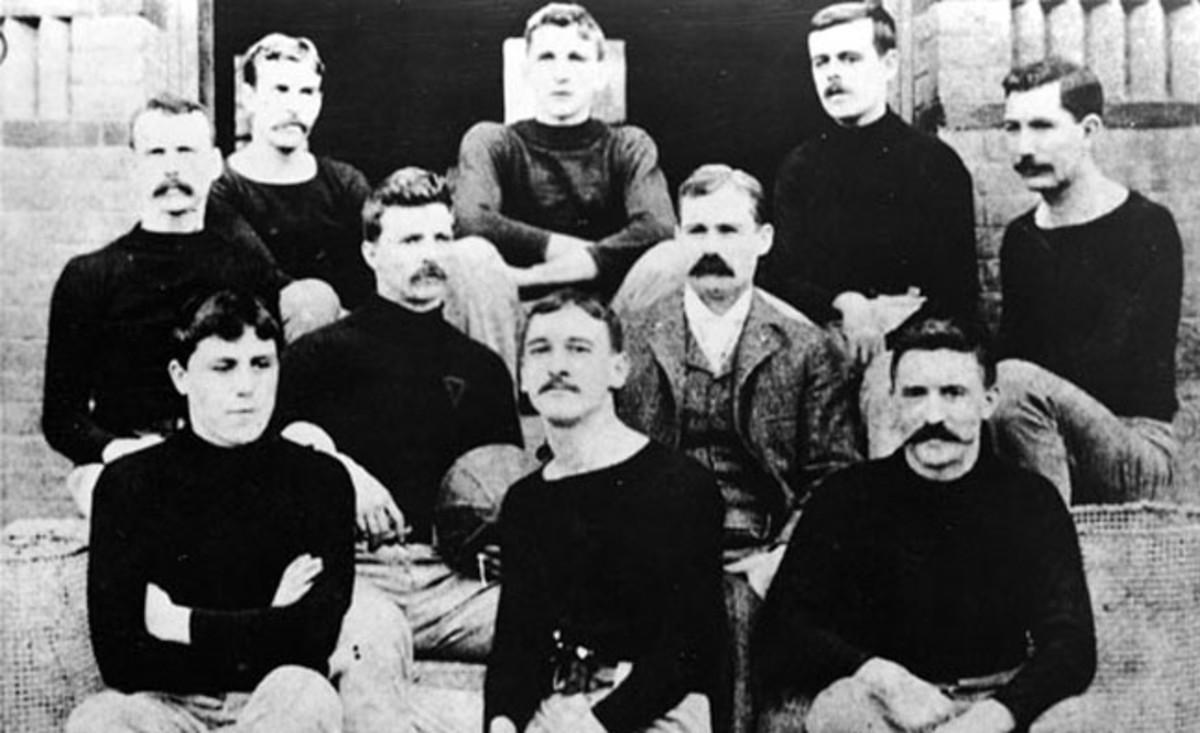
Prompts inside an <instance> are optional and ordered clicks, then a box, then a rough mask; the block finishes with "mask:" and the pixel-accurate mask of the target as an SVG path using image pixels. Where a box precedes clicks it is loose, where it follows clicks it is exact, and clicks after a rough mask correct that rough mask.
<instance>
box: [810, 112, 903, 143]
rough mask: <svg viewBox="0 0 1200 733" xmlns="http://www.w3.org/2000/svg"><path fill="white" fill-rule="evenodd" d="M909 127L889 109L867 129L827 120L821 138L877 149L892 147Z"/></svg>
mask: <svg viewBox="0 0 1200 733" xmlns="http://www.w3.org/2000/svg"><path fill="white" fill-rule="evenodd" d="M907 127H908V125H906V124H905V123H904V120H902V119H900V117H899V116H898V115H897V114H896V113H895V112H893V111H892V110H891V108H890V107H889V108H888V109H887V110H886V111H885V112H884V113H883V117H880V118H879V119H877V120H875V121H874V122H872V123H871V124H869V125H867V126H866V127H843V126H841V125H839V124H837V123H836V122H834V121H833V120H827V124H826V126H825V130H824V131H823V132H822V133H821V137H823V138H825V139H826V140H829V141H831V142H834V143H838V144H843V145H853V146H855V147H858V148H863V149H876V148H880V147H885V146H888V145H890V144H891V143H892V142H893V141H894V140H896V139H897V138H898V137H899V136H900V135H901V134H902V133H903V132H904V130H905V128H907Z"/></svg>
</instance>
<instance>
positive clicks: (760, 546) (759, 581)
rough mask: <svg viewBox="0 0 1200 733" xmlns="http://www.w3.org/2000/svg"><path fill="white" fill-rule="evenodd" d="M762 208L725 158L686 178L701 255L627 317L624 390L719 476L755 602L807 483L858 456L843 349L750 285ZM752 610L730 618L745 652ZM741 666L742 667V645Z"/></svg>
mask: <svg viewBox="0 0 1200 733" xmlns="http://www.w3.org/2000/svg"><path fill="white" fill-rule="evenodd" d="M761 205H762V186H761V184H759V182H758V181H757V180H756V179H755V178H754V177H753V176H751V175H749V174H748V173H745V172H744V171H740V170H735V169H733V168H730V167H729V166H726V165H705V166H701V167H700V168H698V169H697V170H696V171H694V172H693V173H692V175H691V176H689V177H688V179H687V180H686V181H684V183H683V184H682V185H681V186H680V187H679V226H678V228H677V229H676V232H675V241H676V242H677V243H678V244H679V246H680V247H683V248H686V251H687V252H690V258H691V263H692V264H691V266H690V267H689V271H688V276H687V281H686V283H685V284H684V285H683V287H681V288H679V289H678V290H676V291H675V292H672V293H670V294H669V295H667V296H665V297H663V298H661V299H659V300H658V301H656V302H655V303H654V304H653V305H651V306H649V307H648V308H646V309H645V310H644V311H643V312H641V313H636V314H634V315H633V316H631V317H630V318H629V319H628V321H627V324H626V325H627V333H628V352H629V359H630V362H631V367H630V377H629V380H628V382H627V383H626V385H625V387H624V389H623V390H622V391H621V393H620V395H619V399H618V406H619V409H620V411H621V415H622V417H623V418H624V419H625V420H626V421H627V422H628V423H629V424H630V425H632V426H633V427H635V428H637V429H639V430H642V431H644V432H646V433H647V434H648V435H649V436H650V437H651V438H653V439H654V440H657V441H659V442H661V443H663V444H665V445H668V446H671V447H673V448H678V449H679V450H682V451H683V452H684V453H686V454H687V455H689V456H691V457H692V458H694V459H695V460H697V461H699V462H700V463H701V464H702V465H704V466H705V467H706V468H708V469H709V470H710V471H712V472H713V473H714V474H715V475H716V478H717V484H718V485H719V486H720V488H721V493H722V495H723V497H724V499H725V532H724V535H725V536H724V543H723V544H724V549H725V562H726V567H725V569H726V572H727V573H728V576H729V577H728V580H727V586H728V589H729V590H730V593H731V597H732V596H737V597H741V598H743V599H744V603H745V604H746V605H747V607H748V608H753V607H754V606H755V605H757V599H756V598H755V597H754V595H753V594H750V593H747V592H745V591H747V590H748V588H747V586H749V588H752V589H753V590H754V592H755V593H756V594H757V595H758V596H760V597H761V596H762V595H763V594H765V592H766V588H767V586H768V585H769V584H770V581H771V577H772V575H773V573H774V569H775V566H776V564H777V563H778V560H779V557H780V556H781V554H782V550H783V543H784V542H786V541H787V537H788V534H789V532H790V529H791V526H792V524H793V521H794V520H795V518H796V517H797V516H798V514H799V510H800V506H801V505H802V504H803V502H804V499H805V497H807V496H808V493H809V491H810V490H811V488H812V487H813V486H814V485H815V484H817V483H819V482H820V481H821V480H822V479H823V478H824V477H825V476H826V475H828V474H829V473H830V472H832V471H833V470H835V469H837V468H840V467H842V466H845V465H847V464H850V463H852V462H854V461H856V460H859V452H858V448H857V442H856V437H855V436H856V429H855V421H854V418H853V413H854V410H853V402H852V389H851V384H850V382H849V377H848V368H847V364H846V359H845V357H844V356H843V352H842V351H841V350H840V349H839V348H838V346H837V345H836V344H835V343H834V341H833V339H832V338H831V337H830V336H829V335H828V334H827V333H826V332H825V331H823V330H822V329H820V328H818V327H816V326H814V325H813V324H812V322H810V321H809V320H808V319H806V318H804V316H802V315H800V314H799V313H797V312H796V311H794V310H793V309H791V308H790V307H789V306H787V305H786V304H784V303H782V302H780V301H779V300H777V299H776V298H774V297H772V296H770V295H769V294H767V293H765V292H763V291H762V290H759V289H757V288H755V287H754V286H753V280H754V273H755V269H756V268H757V266H758V260H759V258H760V257H762V256H763V255H764V254H766V252H767V250H768V249H769V248H770V246H771V235H772V230H771V225H770V224H767V223H765V222H763V221H762V213H761ZM748 615H749V612H748V611H745V612H743V611H738V612H737V613H736V614H735V617H734V619H733V621H734V633H735V634H736V635H740V638H741V639H743V643H742V645H740V646H739V647H738V648H737V650H738V652H740V653H744V651H745V643H744V639H745V636H746V634H747V629H748V623H749V621H748ZM735 662H737V663H739V664H742V665H743V667H742V669H744V665H745V664H746V660H745V657H744V655H743V656H738V657H735ZM740 680H741V681H744V676H742V677H741V678H740ZM738 699H739V700H741V701H742V702H740V703H738V704H739V705H741V704H743V703H745V698H744V694H743V695H742V696H740V697H739V698H738ZM718 702H720V701H718ZM747 712H748V711H746V710H738V711H737V712H735V715H734V717H735V720H737V721H739V722H740V721H743V720H745V717H746V715H747Z"/></svg>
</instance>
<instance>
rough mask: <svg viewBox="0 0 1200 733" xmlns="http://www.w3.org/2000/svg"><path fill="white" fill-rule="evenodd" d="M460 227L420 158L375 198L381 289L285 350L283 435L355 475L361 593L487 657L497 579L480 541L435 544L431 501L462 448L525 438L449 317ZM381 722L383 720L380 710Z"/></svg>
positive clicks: (373, 241) (347, 636) (500, 368)
mask: <svg viewBox="0 0 1200 733" xmlns="http://www.w3.org/2000/svg"><path fill="white" fill-rule="evenodd" d="M453 229H454V219H453V216H452V215H451V213H450V192H449V190H448V188H447V185H446V181H445V180H444V179H443V178H442V177H441V176H438V175H436V174H433V173H430V172H428V171H425V170H422V169H420V168H403V169H401V170H398V171H396V172H394V173H392V174H391V175H390V176H388V178H387V179H386V180H384V182H383V183H382V184H380V186H379V187H378V188H376V189H375V190H374V191H373V192H372V193H371V194H370V195H369V196H368V197H367V201H366V203H365V205H364V206H363V238H364V241H363V243H362V246H361V251H362V256H363V259H364V260H365V261H366V263H367V265H368V267H370V269H371V270H372V271H373V272H374V273H375V288H376V292H375V294H374V295H373V296H371V297H370V298H368V299H367V300H366V301H365V302H364V303H363V304H362V305H361V306H360V307H359V308H358V309H357V310H355V311H354V312H353V313H351V314H350V315H349V316H347V317H345V318H343V319H342V320H340V321H337V322H335V323H332V324H330V325H328V326H326V327H325V328H322V329H319V330H317V331H314V332H313V333H310V334H308V335H307V336H305V337H304V338H301V339H300V340H298V341H297V342H295V344H293V345H292V346H291V347H290V348H289V349H288V351H287V353H286V354H285V355H284V363H283V376H282V380H281V384H280V416H281V424H282V425H285V426H287V427H286V428H285V429H284V434H285V435H288V436H289V437H293V438H295V439H297V440H301V441H304V442H309V443H312V444H313V445H315V446H317V447H320V448H321V449H322V450H326V451H328V452H331V453H333V454H334V455H336V456H337V457H338V458H339V459H340V460H342V461H343V463H344V464H345V465H346V466H347V468H348V470H349V471H350V474H351V478H352V479H353V480H354V487H355V492H356V494H357V499H358V501H357V513H358V530H359V536H360V539H361V543H360V547H359V554H358V577H359V581H360V582H359V584H358V588H357V589H356V595H355V604H356V605H357V604H359V598H360V596H361V595H362V592H367V593H368V594H370V595H377V593H379V592H381V593H383V594H385V595H386V596H387V600H388V601H389V602H390V603H392V604H393V605H394V606H395V607H398V608H399V609H400V610H402V611H403V612H404V616H405V617H406V618H407V621H408V624H409V625H410V626H411V627H412V631H413V637H414V641H415V645H416V650H417V652H418V653H422V654H426V655H430V656H440V657H450V658H457V659H470V660H479V661H481V660H483V659H484V658H485V657H486V656H487V653H488V650H489V649H490V647H491V639H492V625H493V621H494V618H495V611H496V601H497V598H498V595H499V589H498V587H497V586H496V585H495V584H494V583H490V582H486V579H482V578H479V577H478V575H477V572H476V568H477V553H478V552H480V551H483V548H482V547H476V546H471V547H462V548H453V550H454V551H453V552H451V551H450V549H448V548H445V547H444V546H439V547H437V548H435V547H434V544H433V542H434V536H433V511H434V500H435V496H436V493H437V490H438V485H439V482H440V481H441V479H442V476H443V474H445V473H446V470H447V469H448V468H450V466H451V464H453V463H454V461H455V460H456V459H457V458H458V457H459V456H461V455H462V454H464V453H466V452H467V451H469V450H471V449H472V448H476V447H478V446H482V445H491V444H510V445H515V446H520V445H521V444H522V438H521V432H520V427H519V425H518V422H517V413H516V400H515V390H514V388H513V383H512V380H511V378H510V377H509V373H508V370H507V368H506V367H505V365H504V363H503V362H502V361H501V359H500V357H499V356H497V355H496V354H495V353H494V352H492V351H491V350H489V349H488V348H487V347H485V346H483V345H482V344H479V343H476V342H475V341H472V340H471V339H469V338H468V337H466V336H465V335H463V334H462V333H460V332H459V331H458V330H456V329H455V328H454V327H453V326H451V325H449V324H448V323H446V322H445V320H444V319H443V317H442V313H441V310H442V305H443V303H444V301H445V297H446V290H447V275H446V270H445V266H444V261H445V258H446V257H447V251H448V249H449V247H450V244H451V242H452V241H453V239H454V231H453ZM485 537H486V535H481V539H480V541H483V539H484V538H485ZM406 539H407V543H405V540H406ZM371 589H374V592H372V591H371ZM372 626H373V622H372V620H371V619H370V618H369V617H366V618H364V617H363V616H361V615H357V614H356V612H355V608H354V607H352V608H351V611H350V613H349V614H348V615H347V618H346V622H345V624H344V626H343V635H342V638H343V641H342V645H341V646H342V647H343V648H345V647H348V646H351V645H353V644H355V643H358V644H359V645H360V646H362V647H367V648H369V647H370V645H371V643H372V641H371V639H372V638H374V636H373V635H374V634H375V632H376V630H375V629H374V628H372ZM380 699H383V700H390V701H395V696H394V695H390V693H388V692H384V693H382V696H381V698H380ZM384 712H386V711H384ZM380 723H381V725H382V726H383V728H382V729H388V728H387V727H386V726H387V718H386V715H382V714H381V718H380Z"/></svg>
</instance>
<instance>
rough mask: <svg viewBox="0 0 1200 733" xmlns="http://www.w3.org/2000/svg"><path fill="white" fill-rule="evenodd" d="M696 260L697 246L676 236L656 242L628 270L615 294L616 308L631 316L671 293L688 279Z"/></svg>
mask: <svg viewBox="0 0 1200 733" xmlns="http://www.w3.org/2000/svg"><path fill="white" fill-rule="evenodd" d="M695 262H696V252H695V250H694V249H693V248H691V247H688V246H686V245H684V244H681V243H679V242H677V241H675V240H674V239H668V240H667V241H665V242H659V243H658V244H656V245H654V246H653V247H651V248H650V249H648V250H646V251H645V252H643V253H642V256H641V257H639V258H637V261H636V262H634V263H633V267H631V268H629V272H627V273H626V274H625V279H624V280H623V281H622V282H621V287H619V288H617V292H616V294H615V295H613V299H612V309H613V312H615V313H616V314H617V315H618V316H620V317H621V318H628V317H630V316H633V315H636V314H637V313H639V312H641V311H643V310H645V309H646V308H647V307H649V306H650V305H651V304H652V303H654V302H655V301H656V300H658V299H659V298H662V297H663V296H665V295H667V294H668V293H673V292H676V291H677V290H679V289H680V288H682V287H683V284H684V283H685V282H687V272H688V270H689V269H691V267H692V265H693V264H695Z"/></svg>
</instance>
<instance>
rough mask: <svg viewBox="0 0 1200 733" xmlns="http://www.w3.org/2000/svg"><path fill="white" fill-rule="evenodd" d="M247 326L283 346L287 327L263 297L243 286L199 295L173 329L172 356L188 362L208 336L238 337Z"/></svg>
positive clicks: (277, 347) (262, 336)
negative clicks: (284, 326) (282, 326)
mask: <svg viewBox="0 0 1200 733" xmlns="http://www.w3.org/2000/svg"><path fill="white" fill-rule="evenodd" d="M247 328H250V329H253V330H254V335H255V336H257V337H259V338H260V339H263V340H264V341H266V340H270V341H274V342H275V348H276V349H279V350H281V351H282V350H283V329H282V328H280V326H279V321H277V320H275V316H273V315H271V311H270V310H268V309H267V306H266V305H265V304H264V303H263V302H262V301H261V300H259V299H258V298H256V297H255V296H254V295H252V294H250V293H248V292H244V291H240V290H219V291H217V292H215V293H213V294H212V295H209V296H207V297H205V298H198V299H196V300H195V301H194V302H193V304H192V305H191V307H189V308H187V309H185V316H184V318H183V320H182V321H181V322H180V324H179V326H178V327H177V328H176V329H175V331H174V333H173V336H174V339H173V344H172V349H171V356H172V358H173V359H175V360H176V361H178V362H179V363H180V364H184V365H186V364H187V361H188V359H190V358H191V356H192V354H193V353H195V351H196V346H197V345H198V344H199V343H200V342H201V341H203V340H204V339H206V338H208V337H209V336H216V337H218V338H221V339H224V340H226V341H237V340H238V339H240V338H241V337H242V334H244V333H245V332H246V329H247Z"/></svg>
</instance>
